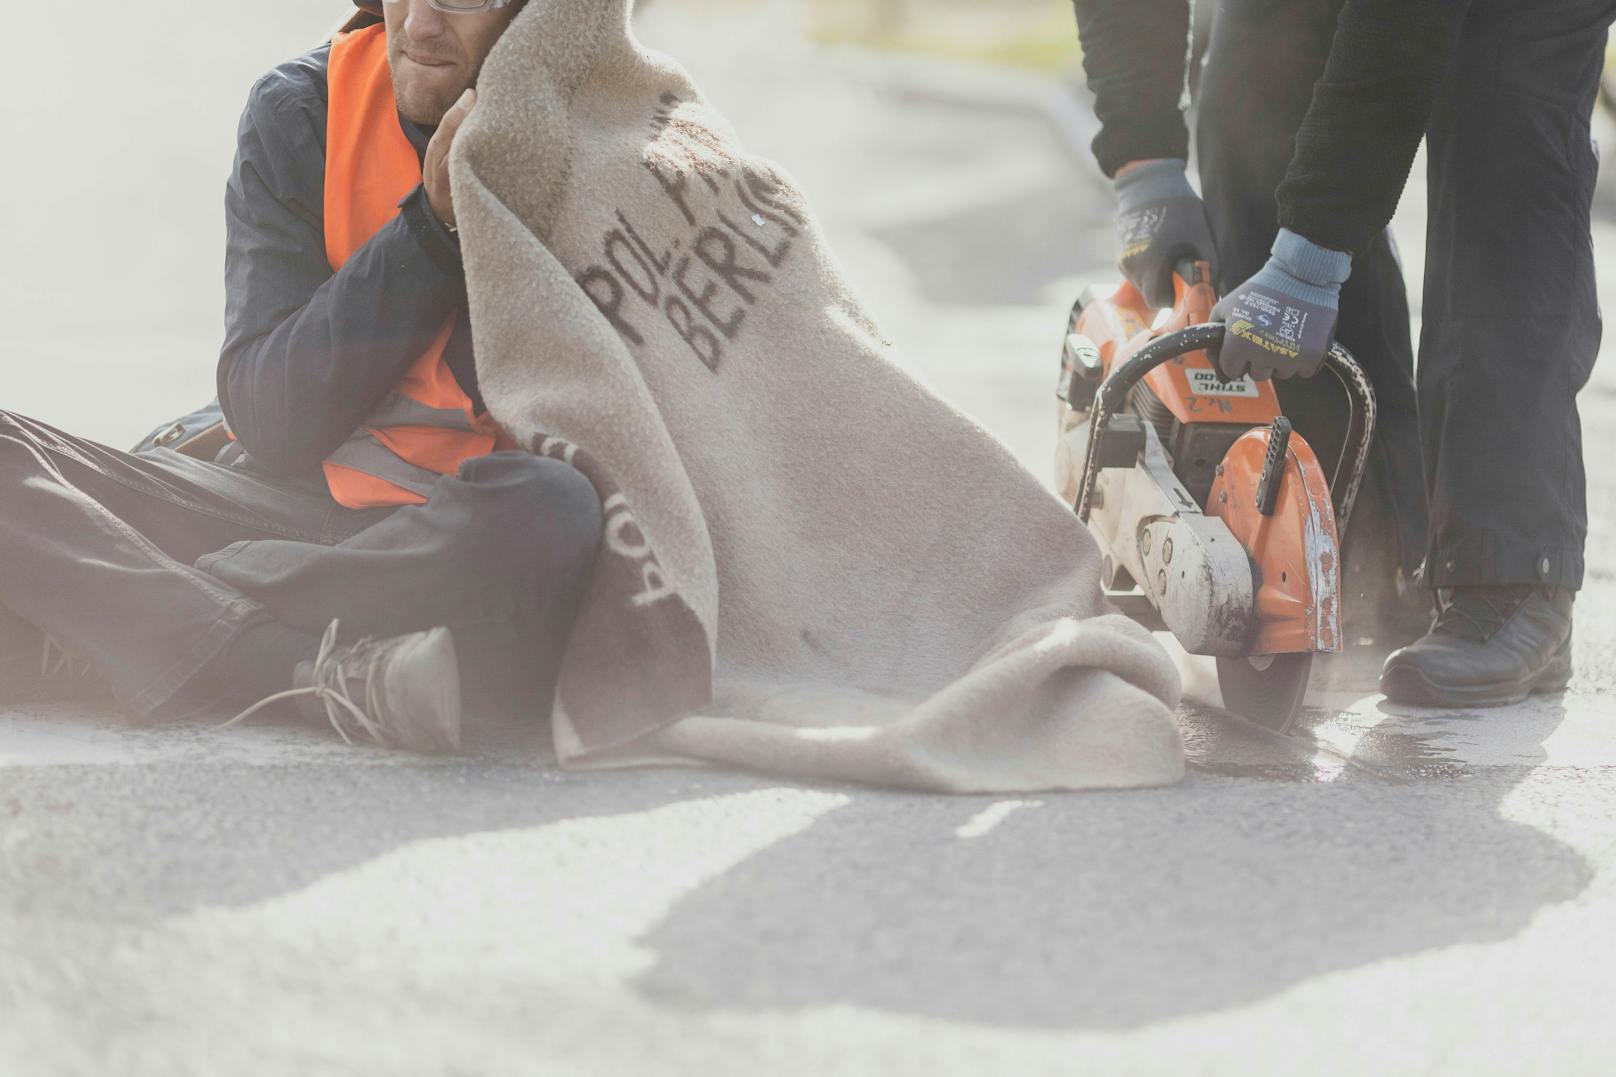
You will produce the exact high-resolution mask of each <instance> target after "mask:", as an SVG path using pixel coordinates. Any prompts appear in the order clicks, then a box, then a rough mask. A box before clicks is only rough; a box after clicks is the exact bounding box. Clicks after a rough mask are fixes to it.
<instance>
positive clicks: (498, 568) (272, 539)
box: [0, 411, 601, 718]
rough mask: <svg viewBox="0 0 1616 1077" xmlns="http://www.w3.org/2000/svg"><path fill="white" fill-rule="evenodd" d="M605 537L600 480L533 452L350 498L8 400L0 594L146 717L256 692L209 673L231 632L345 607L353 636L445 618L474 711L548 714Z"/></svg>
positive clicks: (2, 450)
mask: <svg viewBox="0 0 1616 1077" xmlns="http://www.w3.org/2000/svg"><path fill="white" fill-rule="evenodd" d="M600 535H601V507H600V500H599V498H598V497H597V496H596V494H595V491H594V487H593V486H592V485H591V484H590V483H589V481H588V480H587V479H585V478H584V477H583V476H582V475H581V474H580V473H579V472H577V471H575V470H574V469H572V468H571V467H568V466H567V465H565V464H563V463H561V462H560V461H556V460H546V459H541V458H539V457H536V456H532V455H529V454H526V453H519V452H498V453H493V454H491V455H489V456H484V457H480V458H477V459H473V460H469V461H467V462H466V463H465V464H464V465H463V466H462V467H461V469H460V471H459V473H458V474H457V475H454V476H446V477H445V478H443V479H440V480H439V481H438V483H437V484H436V486H434V488H433V490H432V493H431V496H430V498H429V499H428V501H427V503H426V504H424V505H419V506H407V507H404V508H399V509H371V510H364V511H355V510H350V509H346V508H343V507H342V506H340V505H338V504H337V503H336V502H335V501H333V500H332V499H331V495H330V493H329V492H328V491H327V489H326V487H325V483H324V482H323V481H322V480H321V479H320V478H319V477H317V476H316V477H311V478H308V479H285V478H280V477H271V476H267V475H263V474H260V473H257V472H256V471H254V470H253V469H251V468H250V467H247V466H241V465H239V464H238V465H236V466H228V467H227V466H223V465H219V464H214V463H209V462H205V461H201V460H195V459H192V458H190V457H187V456H182V455H180V454H178V453H175V452H172V451H170V450H168V449H155V450H152V451H149V452H142V453H138V454H130V453H124V452H118V451H116V450H113V449H108V448H106V447H104V446H101V445H97V444H95V443H93V442H90V441H86V440H84V439H82V438H76V437H73V436H71V435H68V434H64V433H62V432H60V431H58V430H55V429H53V428H51V427H49V426H46V425H45V424H43V423H39V422H35V421H34V420H31V419H27V418H24V417H23V416H20V415H15V414H11V413H8V412H4V411H0V605H3V606H5V607H7V608H8V609H10V610H11V611H12V612H13V613H14V614H16V615H17V616H19V617H21V618H23V619H24V620H26V621H28V622H30V623H32V624H33V625H35V626H36V627H37V628H39V629H41V630H43V631H45V632H47V633H49V634H50V635H51V636H52V637H54V638H55V639H56V640H57V641H59V642H60V643H61V644H62V645H63V646H65V647H66V648H67V649H69V650H70V651H73V652H75V653H77V654H78V655H80V656H81V657H83V658H84V659H86V660H88V661H89V662H91V663H92V664H93V665H94V666H96V667H97V669H99V671H100V672H101V673H102V674H103V675H104V676H105V677H106V678H107V679H108V680H109V681H110V683H111V685H112V688H113V691H114V693H115V694H116V695H117V697H118V698H119V700H120V701H121V702H122V703H123V704H125V705H126V706H127V707H128V708H129V709H130V710H131V711H132V712H134V714H135V715H136V716H137V717H141V718H160V717H175V716H178V715H181V714H184V713H188V712H192V711H196V710H200V709H203V708H205V707H208V706H212V705H215V704H219V703H237V702H247V700H243V699H240V698H238V697H239V693H238V692H236V691H234V690H233V688H232V686H231V685H228V684H220V683H214V682H213V681H212V680H211V679H210V677H209V675H208V671H209V668H210V664H211V663H213V662H214V661H215V659H216V658H217V657H218V656H219V655H220V654H222V653H223V651H224V650H225V648H227V647H228V646H229V645H230V644H231V643H232V642H233V641H234V640H235V639H236V638H237V637H238V636H240V635H241V633H243V632H245V631H247V630H249V629H252V628H254V627H256V626H258V625H261V624H263V623H265V622H268V621H274V622H279V623H280V624H282V625H284V626H286V627H287V628H290V629H293V630H296V631H299V632H303V633H307V634H309V635H313V636H318V635H319V634H320V633H321V632H323V631H324V629H325V628H326V626H327V625H328V624H329V623H330V622H331V620H332V619H334V618H340V620H341V622H342V634H343V637H344V638H345V639H351V638H354V637H358V636H373V637H378V638H381V637H388V636H396V635H402V634H405V633H408V632H416V631H421V630H424V629H429V628H434V627H438V626H447V627H448V628H449V629H450V630H451V632H452V633H453V635H454V638H455V646H456V651H457V654H458V657H459V662H460V675H461V682H462V685H463V692H464V696H465V699H464V703H465V705H466V707H467V709H468V710H470V711H471V712H472V713H473V714H479V713H497V714H500V715H506V714H509V715H512V716H516V717H521V716H526V715H531V714H533V713H535V712H537V713H540V714H543V713H546V712H547V710H548V705H549V700H550V694H551V693H552V692H553V690H554V684H555V678H556V672H557V669H558V666H559V663H560V659H561V655H562V651H563V649H564V647H565V643H566V639H567V635H568V633H569V631H570V627H571V623H572V617H573V613H574V611H575V609H576V607H577V604H578V601H579V599H580V597H581V594H582V591H583V588H584V586H585V585H586V583H587V580H588V575H589V569H590V567H591V565H592V563H593V559H594V555H595V552H596V549H597V547H598V545H599V542H600ZM286 687H288V688H289V687H291V685H290V684H289V683H288V684H287V686H286Z"/></svg>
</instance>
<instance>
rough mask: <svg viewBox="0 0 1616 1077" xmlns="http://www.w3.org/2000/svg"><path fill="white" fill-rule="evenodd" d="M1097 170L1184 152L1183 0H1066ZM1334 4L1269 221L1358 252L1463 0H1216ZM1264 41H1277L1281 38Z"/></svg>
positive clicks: (1426, 100) (1408, 158)
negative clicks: (1325, 47)
mask: <svg viewBox="0 0 1616 1077" xmlns="http://www.w3.org/2000/svg"><path fill="white" fill-rule="evenodd" d="M1074 2H1075V4H1076V7H1077V18H1078V28H1079V31H1080V33H1081V34H1082V38H1083V66H1084V69H1085V71H1086V72H1087V74H1088V80H1089V86H1090V88H1091V89H1092V90H1093V91H1094V95H1095V98H1096V103H1095V111H1096V113H1097V114H1098V116H1099V118H1100V122H1101V130H1100V134H1099V136H1098V137H1097V138H1096V139H1095V140H1094V152H1095V155H1096V156H1097V157H1098V158H1099V162H1100V167H1101V168H1102V169H1104V170H1105V173H1106V175H1108V176H1110V175H1114V174H1115V173H1116V171H1117V169H1118V168H1120V167H1122V165H1124V164H1126V163H1127V162H1129V161H1132V160H1140V159H1145V158H1151V157H1184V156H1186V154H1187V150H1188V146H1189V133H1188V130H1187V128H1186V126H1185V122H1184V116H1183V113H1182V112H1180V111H1179V108H1178V105H1179V102H1180V99H1181V97H1182V95H1183V92H1184V85H1185V58H1186V55H1187V53H1188V49H1187V47H1186V42H1187V40H1188V37H1189V0H1074ZM1223 2H1224V3H1239V4H1245V5H1253V4H1255V5H1261V4H1276V5H1278V4H1292V3H1319V2H1323V3H1336V4H1338V5H1339V6H1340V9H1341V14H1340V18H1339V21H1338V24H1337V30H1336V36H1335V43H1334V46H1333V48H1332V49H1331V51H1330V59H1329V63H1328V65H1327V66H1326V68H1325V71H1324V77H1323V78H1321V79H1320V80H1319V82H1318V83H1317V84H1316V85H1315V87H1314V97H1313V105H1312V107H1311V108H1310V109H1309V110H1308V113H1307V118H1306V119H1305V120H1304V121H1303V123H1302V128H1301V130H1300V131H1299V132H1298V133H1297V135H1296V152H1295V156H1294V157H1293V158H1292V159H1291V164H1290V168H1289V170H1288V171H1287V172H1286V174H1285V180H1284V182H1283V183H1281V184H1280V187H1279V190H1278V191H1277V192H1276V198H1277V200H1278V203H1279V213H1278V218H1277V223H1278V224H1279V225H1281V226H1283V227H1286V228H1290V229H1291V230H1292V231H1295V232H1299V233H1301V234H1302V235H1304V236H1306V237H1307V238H1308V239H1311V240H1313V241H1314V242H1315V243H1320V244H1322V245H1324V246H1326V247H1333V248H1335V249H1336V250H1345V251H1358V250H1361V249H1362V248H1363V247H1364V246H1365V245H1366V244H1367V243H1368V242H1369V241H1370V240H1371V239H1373V238H1374V237H1375V236H1376V235H1378V234H1379V233H1380V232H1381V231H1382V230H1384V229H1385V227H1386V225H1387V224H1389V223H1390V221H1391V218H1392V213H1393V212H1394V211H1395V210H1396V208H1397V200H1398V198H1399V197H1401V195H1402V193H1403V186H1404V185H1405V184H1406V183H1407V182H1408V173H1409V169H1410V167H1411V166H1412V164H1413V161H1414V154H1415V151H1416V150H1417V149H1418V148H1419V144H1420V138H1421V137H1422V136H1423V134H1424V133H1425V127H1426V124H1427V123H1428V122H1429V121H1430V118H1431V112H1432V109H1433V108H1434V106H1435V104H1436V98H1437V92H1438V90H1439V88H1440V87H1441V84H1442V78H1443V75H1444V74H1445V73H1446V71H1447V67H1448V62H1449V60H1450V59H1451V57H1452V56H1453V50H1454V48H1455V47H1456V45H1457V43H1458V40H1459V31H1460V28H1461V26H1462V25H1463V23H1464V20H1465V16H1466V15H1467V14H1468V12H1469V9H1470V6H1471V0H1345V3H1341V0H1223ZM1269 45H1270V47H1271V48H1273V49H1276V50H1279V49H1284V48H1285V47H1286V43H1285V42H1284V41H1273V42H1271V43H1269Z"/></svg>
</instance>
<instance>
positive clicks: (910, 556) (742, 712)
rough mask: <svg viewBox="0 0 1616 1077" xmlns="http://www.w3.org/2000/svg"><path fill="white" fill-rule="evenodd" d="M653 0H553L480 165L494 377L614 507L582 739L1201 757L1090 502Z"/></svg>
mask: <svg viewBox="0 0 1616 1077" xmlns="http://www.w3.org/2000/svg"><path fill="white" fill-rule="evenodd" d="M631 8H632V5H631V3H630V0H531V2H530V3H529V4H528V5H527V7H526V8H525V9H524V10H523V12H522V13H521V14H520V15H519V16H518V17H517V18H516V20H515V21H514V22H513V23H512V25H511V27H510V29H509V30H508V31H507V32H506V34H505V35H504V37H503V38H502V39H501V41H500V43H499V45H498V46H497V47H496V48H495V50H494V53H493V54H492V55H491V56H490V58H489V60H488V63H487V64H486V66H485V67H484V69H483V74H482V78H481V81H480V86H479V100H478V106H477V109H476V110H475V112H474V113H473V115H472V117H471V118H470V119H469V120H468V121H467V124H466V126H465V128H464V129H463V130H462V131H461V134H460V136H459V137H458V139H457V141H456V146H455V151H454V154H453V159H452V164H451V167H452V168H453V177H454V185H455V207H456V214H457V216H458V218H459V223H460V231H461V239H462V246H463V249H464V254H465V263H466V278H467V286H468V292H469V295H470V306H471V318H472V325H473V329H474V332H475V334H476V340H477V363H478V375H479V379H480V383H481V387H482V392H483V396H484V399H485V401H486V403H487V405H488V407H489V409H490V411H491V412H492V414H493V416H494V417H495V419H496V420H498V422H499V423H500V424H501V426H503V427H504V428H505V430H506V431H507V432H509V433H510V434H511V435H512V436H513V437H514V438H516V440H517V441H518V442H519V443H520V444H522V445H523V446H525V447H527V448H528V449H530V450H531V451H533V452H536V453H541V454H544V455H548V456H553V457H557V458H559V459H563V460H566V461H568V462H569V463H571V464H572V465H573V466H574V467H577V468H578V469H579V470H581V471H582V472H583V473H584V474H585V475H587V476H588V477H589V478H590V480H591V481H592V482H593V483H594V485H595V487H596V490H597V491H598V492H599V494H600V495H601V500H602V504H603V505H604V507H605V512H606V521H607V522H606V533H605V539H604V544H603V549H602V553H601V556H600V558H599V559H598V562H597V568H596V572H595V577H594V579H593V581H592V583H591V585H590V590H589V592H588V595H587V597H586V599H585V601H584V604H583V609H582V611H581V613H580V615H579V618H578V621H577V624H576V626H575V628H574V631H573V636H572V640H571V643H570V645H569V648H568V653H567V656H566V659H565V662H564V664H563V669H562V675H561V683H560V687H559V689H558V694H557V699H556V703H555V708H554V713H553V722H554V728H555V740H556V749H557V753H558V755H559V756H560V758H561V759H562V761H563V762H564V763H566V764H568V765H572V766H591V765H596V766H599V765H614V764H617V765H621V764H624V763H632V762H647V761H670V760H676V759H684V760H689V759H696V760H707V761H714V762H723V763H728V764H732V765H740V766H746V767H753V768H758V769H764V770H770V771H774V772H778V773H785V774H791V775H794V776H797V777H802V778H810V779H826V780H844V779H845V780H855V781H864V782H872V783H879V784H885V785H899V786H905V787H912V788H925V789H937V790H946V791H954V792H987V791H1023V790H1036V789H1075V788H1096V787H1119V786H1135V785H1151V784H1162V783H1166V782H1171V781H1174V780H1176V779H1177V778H1179V777H1180V776H1181V775H1182V773H1183V749H1182V744H1181V741H1180V738H1179V734H1178V730H1177V726H1176V724H1175V722H1174V719H1173V713H1172V708H1173V706H1174V705H1175V703H1176V702H1177V698H1178V693H1179V684H1178V679H1177V674H1176V672H1175V671H1174V668H1173V666H1172V663H1171V662H1170V661H1169V659H1168V657H1167V655H1166V653H1165V652H1163V651H1162V650H1161V649H1160V648H1159V647H1158V646H1157V645H1156V644H1155V642H1154V641H1153V640H1152V639H1151V638H1150V636H1149V634H1148V633H1147V632H1145V631H1144V630H1143V629H1141V628H1139V627H1138V626H1137V625H1135V624H1134V623H1132V622H1131V621H1129V620H1127V619H1126V618H1123V617H1121V616H1119V615H1116V614H1115V613H1114V612H1112V611H1111V610H1110V609H1109V607H1108V606H1107V604H1106V603H1105V601H1104V599H1103V597H1102V595H1101V594H1100V590H1099V585H1098V578H1099V553H1098V551H1097V549H1096V547H1095V545H1094V543H1093V541H1092V539H1091V538H1090V537H1089V535H1088V534H1087V532H1086V530H1085V529H1084V528H1083V527H1082V526H1081V525H1080V524H1079V523H1078V521H1077V520H1076V518H1075V517H1074V516H1073V514H1072V513H1071V511H1070V510H1069V509H1068V508H1067V507H1066V506H1064V505H1062V504H1061V503H1060V502H1059V501H1058V500H1056V499H1055V498H1054V497H1053V496H1052V495H1051V494H1050V493H1048V492H1047V491H1046V490H1045V489H1044V488H1043V487H1042V486H1041V485H1040V484H1039V483H1038V482H1037V480H1036V479H1034V478H1033V476H1031V475H1030V474H1028V473H1027V472H1026V471H1025V470H1024V469H1023V468H1021V467H1020V465H1019V464H1017V462H1016V461H1015V460H1014V459H1013V457H1012V456H1011V455H1010V453H1009V452H1008V451H1007V450H1006V449H1005V448H1004V447H1003V446H1001V445H1000V444H999V443H998V442H997V441H995V440H994V439H993V438H991V437H990V436H988V435H987V434H986V433H985V432H983V431H982V430H981V429H980V428H978V427H977V426H976V425H975V424H973V423H972V422H971V421H970V420H968V419H967V418H965V417H964V416H963V415H962V414H960V413H959V412H958V411H956V410H955V409H954V408H952V407H951V406H949V405H948V404H947V403H945V402H944V401H942V400H940V399H939V398H937V397H936V396H935V395H934V394H933V393H932V392H931V391H930V390H929V389H927V388H926V387H925V386H923V385H922V384H921V383H920V382H919V381H918V380H917V379H916V378H915V377H914V376H913V375H912V374H911V373H910V372H909V370H908V368H907V367H906V364H905V363H904V361H903V360H902V358H901V357H900V356H898V355H897V354H896V353H895V352H894V350H893V349H892V347H891V346H890V345H889V344H888V343H887V342H886V341H885V340H884V339H883V338H882V336H881V334H880V332H879V330H878V329H877V328H876V326H875V324H874V323H873V322H872V321H871V319H870V318H869V317H868V316H867V315H866V314H865V312H864V310H863V308H862V307H861V306H860V305H859V303H858V302H857V300H856V299H855V298H854V297H853V296H852V295H851V294H850V293H849V291H848V288H847V285H846V283H845V280H844V277H843V275H842V273H841V272H840V270H839V269H838V267H837V265H836V263H835V261H834V258H833V257H832V255H831V254H830V252H829V250H828V248H827V246H826V244H825V242H824V239H823V237H822V235H821V233H820V231H819V229H818V227H817V225H816V224H815V222H814V218H813V216H812V214H811V213H810V212H809V210H808V207H807V205H806V203H805V201H804V200H803V198H802V196H801V194H800V193H799V192H798V191H797V189H796V187H795V186H794V185H793V184H792V183H791V182H790V180H789V179H788V178H787V177H786V176H785V175H784V174H783V172H781V170H780V169H778V168H777V167H775V166H774V165H772V164H770V163H768V162H766V161H763V160H761V159H759V158H757V157H754V156H752V155H750V154H748V153H747V152H746V151H745V150H744V149H743V148H742V147H741V145H740V142H739V141H738V139H737V138H736V136H735V134H734V132H733V131H731V130H730V128H729V126H728V125H727V124H726V123H725V122H724V120H723V119H722V118H721V117H720V116H718V115H717V114H716V113H715V112H714V110H713V109H712V108H711V107H710V105H708V104H707V102H706V101H705V100H704V99H703V98H702V96H701V95H700V93H699V92H698V91H697V89H696V88H695V86H694V84H693V83H692V82H691V80H690V78H689V77H688V76H687V75H686V74H685V73H684V72H683V71H682V70H681V69H680V68H679V67H678V65H676V64H675V63H674V62H673V61H671V60H669V59H668V58H666V57H664V56H660V55H658V54H655V53H653V52H650V51H648V50H646V49H644V48H642V47H641V46H640V45H639V44H638V43H637V42H636V41H635V40H634V37H633V35H632V33H631V30H630V18H629V17H630V12H631Z"/></svg>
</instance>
